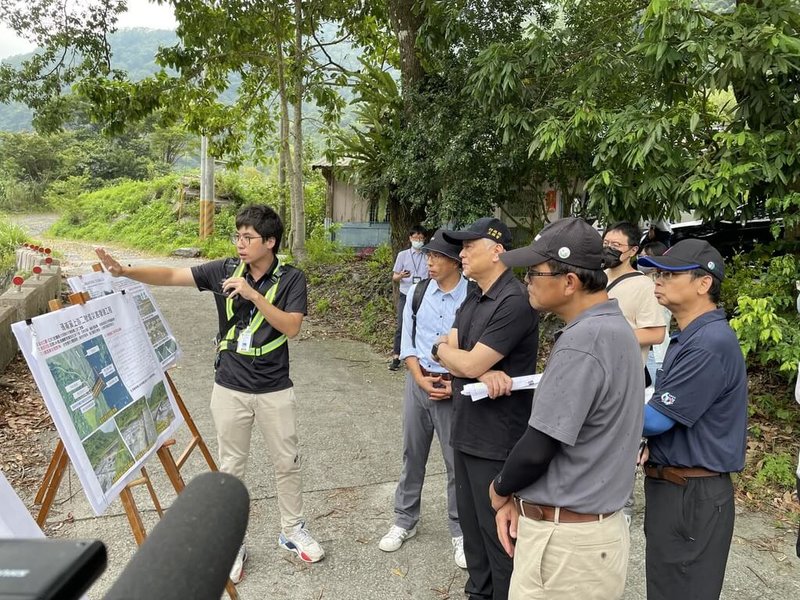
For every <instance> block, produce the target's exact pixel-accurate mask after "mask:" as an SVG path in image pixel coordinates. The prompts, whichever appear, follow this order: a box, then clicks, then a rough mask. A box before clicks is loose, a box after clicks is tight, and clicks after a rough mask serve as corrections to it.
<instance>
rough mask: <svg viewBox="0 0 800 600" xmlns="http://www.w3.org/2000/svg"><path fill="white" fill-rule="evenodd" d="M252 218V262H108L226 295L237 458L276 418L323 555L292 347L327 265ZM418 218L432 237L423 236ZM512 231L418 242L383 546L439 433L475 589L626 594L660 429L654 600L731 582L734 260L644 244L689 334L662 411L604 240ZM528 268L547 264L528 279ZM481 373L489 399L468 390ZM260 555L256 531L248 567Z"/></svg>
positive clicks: (281, 454)
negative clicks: (637, 504) (293, 260)
mask: <svg viewBox="0 0 800 600" xmlns="http://www.w3.org/2000/svg"><path fill="white" fill-rule="evenodd" d="M236 229H237V232H236V233H235V234H234V235H233V236H232V238H231V241H232V242H233V243H234V245H235V247H236V251H237V255H238V258H236V259H227V260H219V261H211V262H209V263H206V264H204V265H200V266H197V267H194V268H191V269H189V268H177V269H174V268H167V267H144V266H134V267H132V266H130V265H128V266H123V265H122V264H120V263H119V262H118V261H116V260H115V259H114V258H113V257H111V256H110V255H108V254H107V253H106V252H105V251H103V250H102V249H98V256H99V257H100V259H101V260H102V262H103V264H104V266H105V267H106V269H107V270H108V271H109V272H110V273H111V274H112V275H114V276H120V275H123V276H127V277H130V278H131V279H135V280H137V281H141V282H143V283H147V284H151V285H179V286H180V285H182V286H194V287H197V288H198V289H200V290H208V291H211V292H212V293H213V294H214V298H215V302H216V308H217V313H218V321H219V335H218V340H217V344H218V345H217V359H216V362H215V365H214V367H215V385H214V390H213V392H212V399H211V412H212V416H213V418H214V423H215V427H216V429H217V438H218V445H219V454H220V468H221V469H222V470H223V471H226V472H229V473H232V474H234V475H237V476H239V477H242V476H243V475H244V471H245V466H246V462H247V459H248V455H249V448H250V437H251V431H252V426H253V424H254V423H255V424H258V426H259V427H260V429H261V430H262V433H263V435H264V438H265V440H266V443H267V446H268V448H269V451H270V454H271V455H272V458H273V463H274V468H275V478H276V484H277V496H278V506H279V509H280V514H281V531H280V534H279V536H278V543H279V545H280V546H281V547H282V548H285V549H287V550H289V551H292V552H294V553H296V554H297V555H298V556H299V557H300V558H301V559H302V560H304V561H306V562H316V561H319V560H321V559H322V558H323V557H324V551H323V549H322V548H321V547H320V545H319V544H318V543H317V542H316V540H314V538H313V537H312V536H311V534H310V532H309V531H308V530H307V528H306V526H305V521H304V518H303V503H302V480H301V469H300V465H301V462H300V455H299V451H298V440H297V432H296V423H295V421H296V408H295V399H294V393H293V384H292V381H291V379H290V378H289V355H288V345H287V339H288V338H291V337H294V336H295V335H297V333H298V332H299V330H300V327H301V324H302V321H303V317H304V315H305V314H306V309H307V298H306V280H305V276H304V274H303V273H302V271H300V270H298V269H296V268H294V267H291V266H287V265H283V264H282V263H281V261H280V260H279V259H278V256H277V252H278V248H279V246H280V242H281V238H282V234H283V225H282V223H281V221H280V219H279V217H278V215H277V214H276V213H275V212H274V211H273V210H272V209H271V208H269V207H267V206H264V205H251V206H247V207H245V208H243V209H242V210H241V211H240V212H239V214H238V215H237V217H236ZM418 234H421V232H412V241H413V242H416V243H417V246H422V244H420V242H422V240H421V239H414V238H413V236H414V235H418ZM423 237H424V236H423ZM611 243H612V239H611V238H609V240H608V242H607V243H606V246H607V247H608V246H610V245H611ZM423 244H424V242H423ZM511 246H512V237H511V233H510V231H509V229H508V228H507V226H506V225H505V224H504V223H502V222H501V221H500V220H498V219H494V218H483V219H479V220H478V221H476V222H475V223H473V224H472V225H471V226H470V227H468V228H467V229H466V230H463V231H439V232H437V233H436V234H435V235H434V236H433V238H432V239H431V240H430V242H429V243H428V245H427V247H425V248H424V249H423V248H422V247H419V248H414V251H417V250H419V251H422V250H425V252H424V254H420V256H419V257H415V258H422V257H424V259H425V265H426V269H427V273H425V275H424V276H423V274H422V271H419V272H418V273H419V274H417V275H413V274H412V273H411V269H410V268H407V267H403V268H402V270H401V271H397V269H395V272H396V274H397V275H400V276H399V277H397V279H398V280H403V279H407V278H408V277H412V280H411V281H409V282H408V283H409V287H408V288H407V289H406V298H405V299H404V304H403V307H402V315H403V323H404V326H403V329H402V336H401V340H402V343H401V348H400V350H399V352H398V356H397V358H398V360H399V359H400V357H401V356H402V358H404V359H405V362H406V366H407V368H408V374H407V381H406V388H405V400H404V437H403V439H404V460H403V474H402V476H401V479H400V482H399V484H398V487H397V493H396V496H395V515H396V519H395V524H394V525H393V526H392V529H391V530H390V531H389V533H387V535H386V536H384V537H383V539H382V540H381V542H380V547H381V549H383V550H386V551H392V550H397V549H399V548H400V546H401V545H402V544H403V542H404V541H405V540H406V539H408V538H410V537H411V536H413V535H414V533H415V532H416V529H415V528H416V524H417V521H418V520H419V514H420V493H421V489H422V483H423V478H424V467H425V463H426V461H427V456H428V452H429V449H430V443H431V440H432V435H433V433H434V432H436V433H437V435H438V436H439V439H440V441H441V445H442V450H443V453H444V458H445V464H446V465H447V472H448V516H449V521H450V533H451V536H452V539H453V551H454V558H455V561H456V563H457V564H459V566H462V567H464V566H465V567H466V568H467V569H468V572H469V579H468V581H467V584H466V588H465V591H466V593H467V595H468V596H469V597H470V598H471V599H473V600H477V599H489V598H491V599H503V598H507V597H511V598H518V599H521V598H582V597H586V598H603V599H607V598H619V597H621V595H622V592H623V589H624V584H625V575H626V570H627V562H628V547H629V531H628V525H627V524H626V521H625V519H624V518H623V515H622V513H621V509H622V508H623V506H624V505H625V502H626V500H628V498H629V497H630V492H631V489H632V488H633V483H634V465H635V464H636V462H637V450H638V449H639V448H640V439H641V436H642V433H643V432H644V434H645V435H646V436H648V439H649V458H648V457H647V454H648V450H645V451H644V452H643V453H640V454H639V460H640V462H642V463H643V464H644V470H645V473H646V476H647V479H646V482H645V497H646V502H647V505H646V510H645V534H646V536H647V587H648V598H650V599H651V600H652V599H661V598H665V599H666V598H668V599H673V598H674V599H678V598H681V600H683V598H687V597H690V598H692V597H693V598H713V597H718V596H719V592H720V590H721V587H722V581H723V578H724V572H725V564H726V561H727V554H728V547H729V544H730V540H731V535H732V529H733V515H734V513H733V491H732V486H731V482H730V477H729V473H731V472H735V471H739V470H741V469H742V468H743V465H744V452H745V437H746V413H747V408H746V402H747V382H746V374H745V370H744V361H743V358H742V355H741V352H740V351H739V346H738V342H737V340H736V337H735V335H734V334H733V332H732V331H731V329H730V328H729V327H728V325H727V323H726V321H725V317H724V313H723V312H722V311H720V310H717V309H716V304H717V302H718V300H719V288H720V283H721V281H722V279H723V277H724V270H723V262H722V257H721V256H720V255H719V253H718V252H717V251H716V250H714V249H713V248H712V247H711V246H709V245H708V244H707V243H705V242H701V241H697V240H687V241H683V242H680V243H678V244H676V245H675V246H673V247H672V248H671V249H670V250H668V251H667V252H666V253H665V254H664V255H663V256H653V257H644V258H641V259H640V263H642V264H644V265H645V266H646V267H649V268H651V269H655V271H654V281H655V284H654V295H655V297H656V299H657V300H658V302H659V304H661V305H662V306H664V307H666V308H668V309H669V310H670V311H672V314H673V315H674V317H675V320H676V321H677V325H678V330H679V331H678V333H677V334H675V335H674V336H673V337H672V338H671V341H670V347H669V350H668V352H667V354H666V357H665V359H664V363H663V370H662V372H661V373H659V375H658V378H657V381H656V388H655V394H654V395H653V397H652V398H651V399H650V401H649V402H648V403H647V405H643V402H642V400H643V395H644V389H645V384H644V369H643V353H642V349H643V347H644V341H645V340H644V339H643V338H642V337H641V336H640V335H639V333H638V332H636V331H635V329H636V328H635V327H632V326H631V324H630V323H629V322H628V321H626V319H625V316H624V315H623V312H621V311H620V306H619V303H618V302H617V300H616V299H613V298H612V299H609V294H608V292H607V291H606V288H607V285H608V277H607V275H606V272H605V271H604V268H605V267H606V261H607V255H608V250H606V251H605V252H604V249H603V246H604V243H603V240H602V239H601V237H600V235H599V234H598V233H597V232H596V231H595V230H594V229H592V228H591V227H590V226H589V225H588V224H586V223H585V222H583V221H581V220H579V219H574V218H567V219H562V220H560V221H557V222H555V223H552V224H550V225H548V226H547V227H545V228H544V229H543V230H542V231H541V232H540V234H539V235H537V236H536V239H535V240H534V241H533V242H532V243H531V244H530V245H529V246H526V247H524V248H519V249H516V250H512V249H511ZM617 250H619V249H617ZM413 264H414V268H416V267H417V263H416V262H414V263H413ZM401 266H402V265H401ZM512 267H526V268H527V271H526V274H525V282H524V283H523V282H521V281H519V279H517V278H516V277H515V276H514V274H513V272H512V271H511V268H512ZM420 268H421V267H420ZM459 270H460V271H461V272H463V276H464V277H466V278H469V279H470V280H472V281H474V284H468V283H467V281H466V279H465V278H464V277H462V275H461V273H459ZM428 275H430V279H428ZM413 277H419V280H418V281H416V282H415V281H413ZM423 286H424V287H423ZM421 288H422V289H421ZM419 289H421V291H420V292H419V293H418V292H417V290H419ZM539 311H547V312H551V313H554V314H555V315H557V316H558V317H560V318H561V319H562V320H563V321H564V327H563V328H562V329H561V330H560V331H559V332H558V333H557V335H556V340H555V343H554V345H553V347H552V350H551V352H550V357H549V359H548V362H547V364H546V366H545V369H544V372H543V374H542V378H541V381H540V382H539V385H538V388H537V389H536V392H535V397H534V394H533V392H532V391H531V390H524V389H519V390H517V389H513V381H512V378H514V377H517V376H522V375H529V374H531V373H533V372H534V371H535V370H536V358H537V350H538V339H539V335H538V333H539V332H538V325H539ZM648 327H649V326H643V328H644V329H647V328H648ZM654 327H656V326H655V325H654ZM648 339H649V338H648ZM478 382H480V383H483V384H484V385H485V386H486V388H487V390H488V398H485V399H483V400H478V401H472V400H471V399H470V398H469V397H468V396H465V395H463V394H462V393H461V392H462V390H463V389H464V387H465V386H466V385H467V384H474V383H478ZM246 557H247V553H246V548H245V546H244V545H243V546H242V548H241V550H240V552H239V555H238V556H237V557H236V560H235V562H234V564H233V569H232V571H231V578H232V579H233V580H234V581H238V580H240V579H241V577H242V574H243V565H244V561H245V560H246Z"/></svg>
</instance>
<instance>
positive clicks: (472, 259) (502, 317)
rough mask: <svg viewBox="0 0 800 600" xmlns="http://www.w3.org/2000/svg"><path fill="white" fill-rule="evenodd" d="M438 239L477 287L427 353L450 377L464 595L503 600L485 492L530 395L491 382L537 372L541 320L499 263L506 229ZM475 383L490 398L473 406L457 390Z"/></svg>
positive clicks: (499, 556)
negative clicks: (452, 249)
mask: <svg viewBox="0 0 800 600" xmlns="http://www.w3.org/2000/svg"><path fill="white" fill-rule="evenodd" d="M443 237H444V239H445V240H446V241H449V242H451V243H455V244H459V245H461V246H462V248H461V252H460V254H459V256H460V258H461V264H462V267H463V270H464V275H466V276H467V277H469V278H471V279H474V280H475V282H476V283H477V287H476V288H475V289H474V290H473V291H471V292H469V293H467V297H466V299H465V300H464V303H463V304H462V305H461V308H460V309H459V311H458V313H457V315H456V318H455V321H454V323H453V327H452V329H451V330H450V332H449V335H448V336H447V337H445V338H442V339H441V340H440V341H439V342H438V343H436V344H434V345H433V347H432V348H431V354H432V356H433V358H434V359H436V360H437V361H438V362H439V363H440V364H441V365H442V366H443V367H444V368H446V369H447V370H448V371H450V373H452V374H453V384H452V386H453V430H452V434H451V436H450V443H451V445H452V446H453V462H454V465H455V472H456V500H457V504H458V517H459V520H460V522H461V529H462V531H463V533H464V552H465V554H466V559H467V568H468V570H469V579H468V580H467V583H466V586H465V588H464V590H465V592H466V593H467V595H468V596H469V597H470V598H471V599H472V600H479V599H481V600H484V599H485V600H490V599H491V600H504V599H505V598H507V596H508V586H509V581H510V579H511V570H512V568H513V562H512V561H511V558H510V557H509V556H508V555H507V554H506V553H505V552H504V551H503V547H502V546H501V545H500V540H499V539H498V538H497V535H496V528H495V526H494V512H493V511H492V507H491V503H490V501H489V496H488V495H487V493H486V489H487V486H488V485H489V482H490V481H491V480H492V479H493V478H494V476H495V475H497V473H498V472H499V471H500V468H501V467H502V466H503V462H504V461H505V459H506V457H507V456H508V453H509V452H510V451H511V448H513V447H514V444H515V443H516V442H517V440H518V439H519V437H520V436H521V435H522V433H523V432H524V431H525V422H526V420H527V418H528V414H530V408H531V399H532V397H533V392H532V390H517V391H511V389H510V386H508V387H507V388H506V389H503V390H502V391H498V389H499V386H498V384H497V382H504V381H505V380H508V377H509V376H511V377H515V376H519V375H526V374H530V373H533V372H534V371H535V369H536V355H537V350H538V346H539V315H538V313H537V312H536V311H535V310H533V309H532V308H531V306H530V304H528V299H527V293H526V292H525V286H524V285H522V283H521V282H520V281H519V280H518V279H516V278H515V277H514V274H513V273H512V272H511V270H510V269H508V268H507V267H506V266H505V265H504V264H503V263H502V262H501V260H500V258H501V257H502V256H503V255H504V254H505V252H506V250H507V249H508V248H510V247H511V243H512V238H511V232H510V231H509V230H508V227H507V226H506V224H505V223H503V222H502V221H500V220H499V219H495V218H492V217H486V218H483V219H478V220H477V221H475V222H474V223H473V224H472V225H470V226H469V227H468V228H467V229H466V230H464V231H447V232H445V233H444V235H443ZM478 381H481V382H483V383H486V384H487V386H488V387H489V390H490V392H489V396H490V397H489V398H485V399H483V400H479V401H477V402H473V401H472V399H471V398H470V397H469V396H464V395H462V394H461V391H462V390H463V389H464V386H465V385H466V384H468V383H476V382H478Z"/></svg>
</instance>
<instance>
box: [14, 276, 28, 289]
mask: <svg viewBox="0 0 800 600" xmlns="http://www.w3.org/2000/svg"><path fill="white" fill-rule="evenodd" d="M11 283H12V285H13V286H14V287H16V288H17V291H18V292H21V291H22V284H23V283H25V278H24V277H22V276H21V275H15V276H14V279H12V280H11Z"/></svg>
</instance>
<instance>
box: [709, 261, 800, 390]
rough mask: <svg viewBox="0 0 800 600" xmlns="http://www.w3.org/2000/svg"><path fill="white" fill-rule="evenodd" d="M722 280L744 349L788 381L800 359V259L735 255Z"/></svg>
mask: <svg viewBox="0 0 800 600" xmlns="http://www.w3.org/2000/svg"><path fill="white" fill-rule="evenodd" d="M728 273H729V274H728V277H727V278H726V280H725V282H724V283H723V300H724V301H725V303H726V306H729V307H731V306H735V307H736V309H735V310H734V311H733V312H734V317H733V318H732V319H731V321H730V324H731V327H732V328H733V330H734V331H735V332H736V335H737V337H738V338H739V344H740V346H741V348H742V353H743V354H744V356H745V358H746V359H747V360H748V362H749V363H751V364H753V365H759V366H764V367H768V368H772V369H775V370H777V371H778V372H780V373H781V374H783V375H784V377H785V378H786V379H787V380H789V381H791V380H793V379H794V376H795V374H796V372H797V363H798V361H800V318H799V317H798V315H797V311H796V309H795V295H796V292H797V290H796V288H795V282H796V281H797V280H800V261H798V258H797V256H795V255H792V254H787V255H783V256H774V257H773V256H770V255H769V254H765V253H763V252H762V251H761V250H756V251H755V252H753V253H752V254H750V255H740V256H737V257H735V258H734V259H733V261H732V263H731V264H730V267H729V269H728Z"/></svg>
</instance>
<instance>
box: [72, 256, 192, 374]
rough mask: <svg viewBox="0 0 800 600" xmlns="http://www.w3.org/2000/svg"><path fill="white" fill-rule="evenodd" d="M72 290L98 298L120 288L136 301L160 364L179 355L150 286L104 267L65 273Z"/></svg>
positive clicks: (166, 366) (175, 359)
mask: <svg viewBox="0 0 800 600" xmlns="http://www.w3.org/2000/svg"><path fill="white" fill-rule="evenodd" d="M67 283H68V284H69V287H70V289H71V290H72V291H73V292H87V293H88V294H89V296H90V297H91V298H100V297H102V296H107V295H109V294H113V293H114V292H122V291H124V292H125V294H126V295H128V296H130V297H131V298H133V300H134V301H135V302H136V309H137V310H138V311H139V316H141V318H142V323H144V326H145V329H146V330H147V335H148V337H149V338H150V343H151V344H153V349H154V350H155V351H156V355H158V359H159V361H161V366H162V367H163V368H164V369H167V368H169V367H171V366H173V365H174V364H175V363H176V362H177V361H178V358H180V352H181V351H180V347H179V346H178V342H177V341H176V340H175V336H174V335H173V334H172V330H171V329H170V328H169V323H167V320H166V319H165V318H164V315H162V314H161V311H160V310H159V309H158V305H157V304H156V301H155V299H154V298H153V295H152V294H151V293H150V288H148V287H147V286H146V285H145V284H143V283H139V282H138V281H134V280H133V279H128V278H127V277H112V276H111V275H110V274H109V273H107V272H105V271H97V272H93V273H86V274H85V275H78V276H75V277H69V278H68V279H67Z"/></svg>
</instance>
